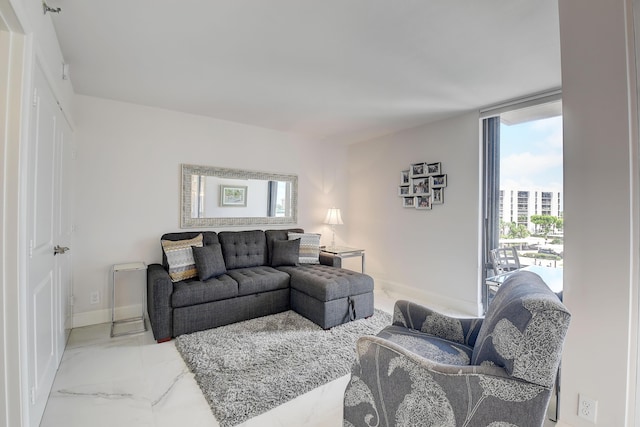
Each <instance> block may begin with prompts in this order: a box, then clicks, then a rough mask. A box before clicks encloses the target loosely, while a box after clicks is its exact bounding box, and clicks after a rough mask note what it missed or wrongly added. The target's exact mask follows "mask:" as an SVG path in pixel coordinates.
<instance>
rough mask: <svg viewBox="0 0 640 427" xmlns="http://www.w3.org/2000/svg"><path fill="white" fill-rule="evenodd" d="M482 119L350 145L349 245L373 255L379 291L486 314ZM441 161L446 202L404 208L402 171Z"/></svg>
mask: <svg viewBox="0 0 640 427" xmlns="http://www.w3.org/2000/svg"><path fill="white" fill-rule="evenodd" d="M479 138H480V137H479V116H478V113H477V112H476V113H469V114H466V115H462V116H459V117H456V118H452V119H447V120H442V121H438V122H435V123H431V124H428V125H425V126H422V127H418V128H414V129H410V130H407V131H404V132H400V133H397V134H394V135H390V136H386V137H382V138H379V139H377V140H374V141H369V142H365V143H361V144H355V145H351V146H350V147H349V172H350V174H349V212H350V217H349V218H343V219H344V220H345V223H346V224H347V225H348V230H349V234H348V243H349V245H351V246H359V247H363V248H365V249H366V257H367V273H369V274H371V275H373V276H374V278H375V279H376V286H382V287H385V288H389V289H395V290H398V291H401V292H403V293H405V294H408V295H415V296H416V298H419V299H422V300H427V301H430V302H431V303H434V304H439V305H444V306H448V307H452V308H455V309H458V310H463V311H465V312H468V313H470V314H477V313H478V311H479V309H480V308H479V305H478V304H479V302H480V298H479V279H478V278H479V272H480V270H479V268H480V267H479V266H480V261H479V259H480V257H479V249H478V248H479V233H480V231H479V230H480V228H479V220H478V214H479V200H480V193H479V192H480V181H479V170H480V169H479V164H480V158H479V153H480V148H479V147H480V145H479V144H480V141H479ZM423 161H426V162H430V163H433V162H441V163H442V171H443V173H446V174H447V188H446V189H445V194H444V204H443V205H434V206H433V209H432V210H416V209H410V208H403V207H402V203H401V198H400V197H398V185H399V184H400V171H402V170H404V169H408V168H409V165H410V164H411V163H417V162H423Z"/></svg>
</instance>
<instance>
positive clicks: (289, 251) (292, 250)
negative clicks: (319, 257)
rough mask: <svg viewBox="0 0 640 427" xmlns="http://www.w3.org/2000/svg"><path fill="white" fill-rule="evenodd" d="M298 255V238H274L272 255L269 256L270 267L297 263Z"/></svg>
mask: <svg viewBox="0 0 640 427" xmlns="http://www.w3.org/2000/svg"><path fill="white" fill-rule="evenodd" d="M299 257H300V239H295V240H275V241H274V242H273V256H272V257H271V267H280V266H282V265H298V258H299Z"/></svg>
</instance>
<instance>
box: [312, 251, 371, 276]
mask: <svg viewBox="0 0 640 427" xmlns="http://www.w3.org/2000/svg"><path fill="white" fill-rule="evenodd" d="M320 250H321V251H322V252H325V253H328V254H331V255H333V256H336V257H338V258H340V259H341V260H342V259H345V258H351V257H357V256H359V257H360V259H361V260H362V273H364V249H356V248H350V247H348V246H323V247H321V248H320Z"/></svg>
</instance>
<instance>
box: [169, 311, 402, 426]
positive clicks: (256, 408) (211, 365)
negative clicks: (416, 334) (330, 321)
mask: <svg viewBox="0 0 640 427" xmlns="http://www.w3.org/2000/svg"><path fill="white" fill-rule="evenodd" d="M390 324H391V315H390V314H388V313H385V312H383V311H380V310H375V313H374V315H373V316H372V317H370V318H369V319H361V320H356V321H354V322H349V323H346V324H344V325H340V326H336V327H334V328H331V329H329V330H328V331H325V330H323V329H322V328H320V327H319V326H318V325H316V324H315V323H313V322H311V321H310V320H308V319H306V318H304V317H302V316H300V315H299V314H297V313H295V312H294V311H286V312H284V313H279V314H274V315H271V316H265V317H261V318H258V319H252V320H247V321H244V322H240V323H235V324H233V325H228V326H222V327H219V328H215V329H209V330H207V331H202V332H195V333H193V334H187V335H181V336H179V337H178V338H176V340H175V344H176V348H177V349H178V351H179V352H180V354H181V355H182V358H183V359H184V361H185V362H186V364H187V366H189V368H190V369H191V371H192V372H193V373H194V375H195V379H196V381H197V382H198V385H199V386H200V389H201V390H202V392H203V393H204V395H205V397H206V399H207V401H208V402H209V405H210V406H211V410H212V412H213V415H214V416H215V417H216V419H217V420H218V422H219V423H220V426H221V427H230V426H235V425H237V424H240V423H242V422H244V421H246V420H247V419H249V418H253V417H255V416H257V415H259V414H261V413H263V412H266V411H268V410H269V409H272V408H274V407H276V406H278V405H281V404H283V403H285V402H287V401H289V400H291V399H293V398H295V397H297V396H299V395H301V394H303V393H306V392H308V391H311V390H313V389H314V388H316V387H319V386H321V385H323V384H326V383H328V382H330V381H333V380H335V379H338V378H340V377H341V376H343V375H346V374H348V373H350V372H351V365H352V363H353V361H354V360H355V343H356V341H357V340H358V337H360V336H362V335H375V334H377V333H378V332H379V331H380V330H382V328H384V327H385V326H388V325H390Z"/></svg>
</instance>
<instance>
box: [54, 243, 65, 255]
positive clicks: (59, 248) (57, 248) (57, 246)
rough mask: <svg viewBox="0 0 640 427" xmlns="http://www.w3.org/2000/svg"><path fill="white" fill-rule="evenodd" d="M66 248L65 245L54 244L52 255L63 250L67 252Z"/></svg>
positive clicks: (61, 252)
mask: <svg viewBox="0 0 640 427" xmlns="http://www.w3.org/2000/svg"><path fill="white" fill-rule="evenodd" d="M68 250H69V248H67V247H65V246H60V245H56V247H55V248H53V255H58V254H63V253H65V252H67V251H68Z"/></svg>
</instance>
